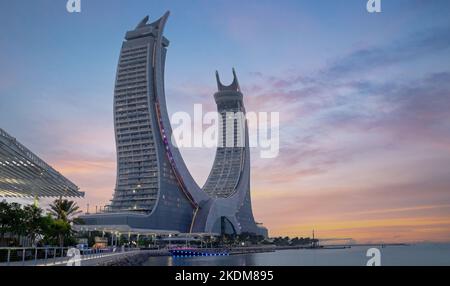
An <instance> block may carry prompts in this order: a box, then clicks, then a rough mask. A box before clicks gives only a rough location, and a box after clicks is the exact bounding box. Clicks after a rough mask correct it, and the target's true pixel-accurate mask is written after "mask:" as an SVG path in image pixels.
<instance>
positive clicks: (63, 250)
mask: <svg viewBox="0 0 450 286" xmlns="http://www.w3.org/2000/svg"><path fill="white" fill-rule="evenodd" d="M70 249H73V248H72V247H0V266H20V265H22V266H37V265H56V264H63V263H66V262H68V261H69V260H70V256H68V255H67V254H68V252H69V250H70ZM131 250H136V249H130V248H104V249H94V248H87V249H79V251H80V259H81V260H88V259H95V258H101V257H105V256H107V255H112V254H116V253H120V252H129V251H131Z"/></svg>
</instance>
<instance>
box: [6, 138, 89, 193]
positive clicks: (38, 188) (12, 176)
mask: <svg viewBox="0 0 450 286" xmlns="http://www.w3.org/2000/svg"><path fill="white" fill-rule="evenodd" d="M83 196H84V193H82V192H79V188H78V187H77V186H76V185H75V184H74V183H72V182H71V181H69V180H68V179H66V178H65V177H64V176H63V175H61V174H60V173H58V172H57V171H56V170H55V169H53V168H52V167H50V166H49V165H48V164H47V163H45V162H44V161H43V160H42V159H40V158H39V157H38V156H36V155H35V154H34V153H33V152H31V151H30V150H29V149H27V148H26V147H25V146H23V145H22V144H20V143H19V142H18V141H17V140H16V139H15V138H14V137H12V136H11V135H9V134H8V133H6V131H4V130H3V129H0V200H1V199H2V198H3V199H7V198H8V199H11V198H14V199H20V198H25V199H26V198H45V197H83Z"/></svg>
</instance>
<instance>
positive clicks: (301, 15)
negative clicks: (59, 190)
mask: <svg viewBox="0 0 450 286" xmlns="http://www.w3.org/2000/svg"><path fill="white" fill-rule="evenodd" d="M366 2H367V1H366V0H346V1H328V0H321V1H318V0H315V1H299V0H297V1H264V0H259V1H249V0H247V1H232V0H227V1H219V0H214V1H213V0H210V1H181V0H180V1H149V0H146V1H144V0H143V1H138V0H135V1H130V0H108V1H106V0H82V13H80V14H76V13H75V14H69V13H67V12H66V10H65V5H66V1H65V0H35V1H26V0H14V1H7V0H0V51H1V53H0V127H1V128H3V129H5V130H6V131H8V132H9V133H11V134H12V135H14V136H16V137H17V138H18V139H19V140H20V141H21V142H22V143H24V144H25V145H26V146H28V147H29V148H30V149H32V150H33V151H35V152H36V153H37V154H39V155H41V157H43V158H44V159H45V160H47V161H49V162H50V163H51V164H52V165H53V166H54V167H55V168H57V169H58V170H61V171H62V173H64V174H65V175H67V176H68V177H69V178H70V179H72V180H73V181H74V182H75V183H77V184H78V185H79V186H80V187H81V188H82V190H83V191H85V192H86V193H87V199H86V200H85V201H83V202H80V203H81V204H83V205H84V204H85V203H86V202H87V201H90V202H91V205H94V204H99V205H100V204H102V205H103V204H105V203H107V201H108V200H109V199H110V198H111V194H112V190H113V188H114V176H115V151H114V137H113V136H114V134H113V125H112V123H113V122H112V100H113V86H114V78H115V69H116V64H117V60H118V56H119V51H120V45H121V41H122V40H123V36H124V34H125V32H126V31H127V30H129V29H132V28H133V27H135V26H136V24H137V23H138V22H139V21H140V20H141V19H142V18H143V17H144V16H145V15H150V18H151V19H155V18H157V17H160V16H161V15H162V14H163V13H164V12H165V11H167V10H170V11H171V16H170V19H169V21H168V24H167V26H166V31H165V35H166V37H167V38H168V39H169V40H170V41H171V44H170V46H169V50H168V56H167V66H166V95H167V100H168V107H169V112H175V111H180V110H183V111H188V112H190V111H192V109H193V104H194V103H204V104H206V105H207V107H208V108H210V109H213V108H214V106H213V104H214V102H213V100H212V94H213V93H214V91H215V79H214V71H215V70H216V69H218V70H219V71H220V73H221V78H222V79H223V82H225V83H226V82H229V81H231V78H232V74H231V68H232V67H235V68H236V70H237V73H238V77H239V80H240V83H241V85H242V87H243V91H244V96H245V100H246V106H247V110H251V111H277V112H280V114H281V115H280V116H281V122H282V126H281V150H280V156H279V157H278V158H277V159H274V160H272V161H270V160H262V159H260V158H258V157H257V156H253V157H252V164H253V169H252V174H253V175H252V176H253V177H252V185H253V189H252V194H253V201H254V209H255V213H256V216H257V218H258V219H259V220H261V221H262V222H264V223H266V224H267V225H268V227H269V228H270V229H271V230H272V231H273V233H274V234H290V235H303V234H305V233H308V234H309V231H310V229H312V227H316V229H319V231H322V234H323V235H325V236H336V237H339V236H341V237H349V236H352V237H354V238H356V239H359V240H364V241H369V240H370V239H378V240H380V239H387V240H391V241H399V240H407V239H413V240H428V239H430V240H442V239H444V240H450V221H449V220H448V217H450V192H449V189H450V181H449V179H448V178H450V174H449V168H448V166H449V164H450V132H448V131H449V130H450V115H449V114H448V113H449V112H448V110H449V108H450V98H449V94H450V93H449V91H450V86H449V82H450V81H449V80H450V67H449V62H450V18H449V17H448V15H449V12H450V2H448V1H445V0H442V1H439V0H433V1H425V0H410V1H408V0H389V1H387V0H383V1H382V9H383V12H382V13H380V14H369V13H367V11H366V9H365V6H366ZM254 153H255V154H256V152H254ZM183 155H184V156H185V159H186V161H187V164H188V166H189V167H190V169H191V170H192V172H193V174H194V176H195V178H196V179H197V180H198V181H199V183H200V184H202V182H203V181H204V180H205V178H206V176H207V175H208V171H209V166H210V165H211V164H212V160H213V156H214V150H184V151H183ZM199 156H202V158H204V159H203V160H197V158H198V157H199ZM274 199H276V200H277V201H278V205H277V206H276V207H273V206H272V201H273V200H274ZM268 207H272V208H273V210H272V211H271V213H270V214H268V213H267V212H265V211H264V210H265V209H267V208H268ZM288 214H289V217H293V219H290V220H288V219H286V218H287V216H288ZM290 214H294V215H293V216H291V215H290ZM411 237H412V238H411Z"/></svg>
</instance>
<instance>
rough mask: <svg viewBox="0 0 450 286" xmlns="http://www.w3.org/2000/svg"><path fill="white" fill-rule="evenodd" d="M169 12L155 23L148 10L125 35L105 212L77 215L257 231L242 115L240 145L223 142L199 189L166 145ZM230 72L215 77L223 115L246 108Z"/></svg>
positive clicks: (133, 224)
mask: <svg viewBox="0 0 450 286" xmlns="http://www.w3.org/2000/svg"><path fill="white" fill-rule="evenodd" d="M168 16H169V12H167V13H166V14H165V15H164V16H163V17H161V18H160V19H159V20H157V21H155V22H153V23H148V20H149V18H148V16H147V17H145V18H144V19H143V20H142V21H141V22H140V23H139V24H138V25H137V27H136V28H135V29H134V30H132V31H129V32H127V33H126V35H125V41H124V42H123V44H122V49H121V53H120V59H119V63H118V67H117V76H116V85H115V90H114V127H115V137H116V148H117V179H116V187H115V191H114V195H113V199H112V201H111V205H110V206H109V207H108V208H107V211H106V212H104V213H100V214H92V215H85V216H84V217H83V219H84V220H85V223H86V227H89V226H92V227H95V228H96V229H99V228H103V229H113V228H114V229H122V230H123V229H146V230H151V231H153V230H154V231H155V232H161V231H168V232H170V231H177V232H181V233H192V232H196V233H221V232H224V231H226V232H235V233H241V232H253V233H257V232H258V227H257V226H256V224H255V222H254V219H253V215H252V211H251V203H250V157H249V150H248V132H247V128H246V121H245V118H241V119H238V120H233V123H231V125H232V126H233V127H238V128H237V131H236V132H233V135H235V136H232V137H234V139H233V142H234V143H238V142H241V143H243V144H240V146H237V145H235V144H232V145H230V146H228V145H226V144H225V145H224V147H219V148H218V149H217V154H216V159H215V163H214V166H213V168H212V171H211V174H210V176H209V178H208V180H207V182H206V184H205V187H204V188H203V189H201V188H200V187H199V186H198V185H197V183H196V182H195V181H194V179H193V178H192V176H191V174H190V173H189V170H188V169H187V167H186V165H185V163H184V161H183V158H182V156H181V154H180V152H179V150H178V149H177V148H176V147H175V146H174V145H173V144H172V143H171V140H170V138H171V136H172V127H171V124H170V121H169V116H168V113H167V107H166V101H165V94H164V66H165V58H166V52H167V47H168V46H169V41H168V40H167V39H166V38H165V37H164V36H163V31H164V26H165V24H166V21H167V19H168ZM233 74H234V81H233V83H232V84H231V85H230V86H224V85H222V84H221V83H220V80H219V78H218V75H217V82H218V88H219V90H218V92H217V93H216V94H215V95H214V98H215V100H216V103H217V106H218V110H219V112H220V113H221V114H223V116H224V117H223V118H224V119H225V116H226V113H227V112H235V111H240V112H243V113H245V109H244V105H243V96H242V93H241V92H240V88H239V84H238V82H237V77H236V73H235V72H234V70H233ZM231 125H228V126H229V127H230V126H231ZM226 126H227V125H226V124H225V125H224V128H226ZM239 130H243V132H242V131H239ZM224 138H225V137H224ZM223 140H226V139H223ZM224 142H225V141H224ZM225 143H226V142H225ZM219 145H220V144H219Z"/></svg>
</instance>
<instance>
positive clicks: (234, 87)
mask: <svg viewBox="0 0 450 286" xmlns="http://www.w3.org/2000/svg"><path fill="white" fill-rule="evenodd" d="M232 72H233V82H232V83H231V84H230V85H223V84H222V82H221V81H220V76H219V72H218V71H217V70H216V81H217V89H218V90H219V91H223V90H230V91H239V92H240V91H241V88H240V86H239V81H238V78H237V75H236V70H235V69H234V68H233V69H232Z"/></svg>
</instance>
